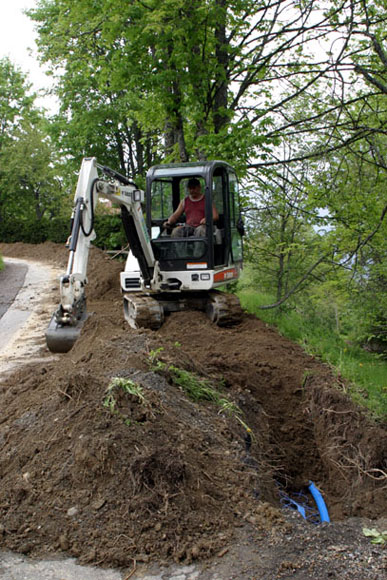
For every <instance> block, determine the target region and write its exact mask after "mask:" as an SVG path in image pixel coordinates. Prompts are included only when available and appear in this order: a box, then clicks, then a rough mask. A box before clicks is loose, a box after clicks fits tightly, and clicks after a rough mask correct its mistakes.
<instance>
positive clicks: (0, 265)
mask: <svg viewBox="0 0 387 580" xmlns="http://www.w3.org/2000/svg"><path fill="white" fill-rule="evenodd" d="M1 270H4V262H3V256H2V255H1V254H0V272H1Z"/></svg>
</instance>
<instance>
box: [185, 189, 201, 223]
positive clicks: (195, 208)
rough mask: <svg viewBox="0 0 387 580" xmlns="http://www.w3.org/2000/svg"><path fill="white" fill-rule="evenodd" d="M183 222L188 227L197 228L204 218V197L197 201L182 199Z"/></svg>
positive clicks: (187, 198)
mask: <svg viewBox="0 0 387 580" xmlns="http://www.w3.org/2000/svg"><path fill="white" fill-rule="evenodd" d="M184 211H185V221H186V224H187V225H188V226H191V227H193V228H197V227H198V226H200V222H201V220H202V219H203V218H204V216H205V197H204V195H203V196H202V197H201V198H199V199H198V200H193V199H191V198H190V197H186V198H185V199H184Z"/></svg>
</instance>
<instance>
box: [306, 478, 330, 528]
mask: <svg viewBox="0 0 387 580" xmlns="http://www.w3.org/2000/svg"><path fill="white" fill-rule="evenodd" d="M308 489H309V491H310V493H311V494H312V496H313V499H314V501H315V502H316V506H317V509H318V512H319V514H320V519H321V521H322V522H330V521H331V520H330V519H329V514H328V510H327V506H326V505H325V501H324V498H323V496H322V495H321V493H320V492H319V490H318V489H317V487H316V486H315V485H314V483H313V481H310V482H309V486H308Z"/></svg>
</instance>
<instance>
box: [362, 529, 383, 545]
mask: <svg viewBox="0 0 387 580" xmlns="http://www.w3.org/2000/svg"><path fill="white" fill-rule="evenodd" d="M363 534H364V535H365V536H366V537H367V538H372V539H371V544H380V545H382V546H383V545H384V544H385V543H386V542H387V530H384V532H379V531H378V530H377V529H376V528H363Z"/></svg>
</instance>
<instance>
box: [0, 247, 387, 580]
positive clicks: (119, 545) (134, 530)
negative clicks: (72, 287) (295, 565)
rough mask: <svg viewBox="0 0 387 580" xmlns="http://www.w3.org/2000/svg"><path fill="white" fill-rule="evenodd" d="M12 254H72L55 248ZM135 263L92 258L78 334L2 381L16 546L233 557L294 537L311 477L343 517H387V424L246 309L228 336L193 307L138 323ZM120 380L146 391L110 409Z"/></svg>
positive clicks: (1, 436) (6, 542)
mask: <svg viewBox="0 0 387 580" xmlns="http://www.w3.org/2000/svg"><path fill="white" fill-rule="evenodd" d="M0 251H1V252H3V254H4V255H6V256H10V257H20V258H29V259H35V260H39V261H45V262H47V263H50V264H53V265H55V266H62V265H63V266H64V264H65V261H66V259H67V255H66V250H65V249H64V248H63V247H61V246H57V245H54V244H50V243H46V244H43V245H41V246H28V245H25V244H10V245H5V244H2V245H1V244H0ZM121 268H122V263H119V262H118V261H115V260H114V261H113V260H111V259H109V257H107V256H106V255H105V254H103V253H102V252H101V251H99V250H96V249H93V250H92V252H91V257H90V268H89V273H88V276H89V285H88V288H87V296H88V311H89V313H90V316H89V318H88V320H87V322H86V323H85V325H84V328H83V330H82V333H81V337H80V339H79V340H78V341H77V343H76V344H75V346H74V347H73V349H72V350H71V351H70V352H69V353H67V354H63V355H56V356H55V357H50V356H49V353H48V352H44V347H43V346H42V356H43V357H44V356H46V359H43V362H40V363H39V364H31V365H30V364H29V365H25V366H23V367H21V368H20V369H19V370H18V371H17V372H14V373H12V374H11V375H10V376H7V377H5V378H3V380H2V382H1V383H0V405H1V409H2V413H1V419H0V444H1V450H2V452H1V458H0V476H1V481H0V514H1V520H0V521H1V524H0V540H1V545H2V546H3V547H6V548H8V549H12V550H15V551H19V552H23V553H29V554H32V555H40V554H47V553H48V552H58V551H63V552H66V553H68V554H71V555H74V556H76V557H78V558H79V559H80V561H81V562H90V563H95V564H96V563H99V564H106V565H107V564H109V565H118V566H129V565H131V563H132V562H133V559H136V560H137V561H155V560H165V561H171V560H175V561H184V562H190V561H192V560H195V559H202V558H207V557H211V556H213V555H216V554H218V555H219V553H221V552H222V550H224V549H226V548H227V546H230V545H232V542H233V538H235V533H236V532H237V533H240V532H238V530H240V529H241V528H242V527H243V526H245V525H247V524H248V525H249V526H250V528H251V527H252V528H253V529H254V530H256V531H258V532H259V533H261V534H272V535H276V536H277V541H278V537H282V536H283V537H286V538H288V537H289V533H291V532H289V524H288V523H287V521H286V518H284V515H283V510H281V509H280V503H279V501H280V497H281V493H282V497H283V494H287V495H289V496H291V497H293V498H294V497H295V496H294V495H292V494H294V493H296V492H299V491H304V492H305V491H306V488H307V485H308V483H309V482H310V481H313V482H314V483H315V484H316V485H317V486H318V488H319V489H320V490H321V491H322V493H323V495H324V498H325V501H326V504H327V507H328V510H329V513H330V516H331V518H332V520H333V521H336V522H340V521H347V518H354V517H356V518H362V519H361V520H360V519H359V522H365V521H368V520H369V519H377V518H381V517H382V516H383V514H385V513H386V511H385V508H386V494H385V484H386V458H385V455H384V453H385V449H386V431H385V429H384V427H383V425H381V424H380V423H379V424H378V423H375V422H373V421H372V420H371V419H370V418H368V417H367V416H366V415H365V414H364V413H363V412H362V411H361V410H360V409H359V408H357V407H356V406H354V404H353V403H352V402H351V401H350V399H349V397H348V395H347V394H346V386H345V384H344V383H343V382H342V381H340V380H339V379H337V377H335V375H334V374H333V373H332V371H331V369H330V368H328V367H327V366H326V365H324V364H322V363H321V362H320V361H318V360H316V359H314V358H313V357H310V356H308V355H306V354H305V353H304V352H303V350H302V349H301V348H300V347H299V346H297V345H296V344H294V343H292V342H290V341H288V340H287V339H285V338H283V337H281V336H280V335H279V334H278V333H277V332H276V331H275V330H274V329H272V328H270V327H268V326H267V325H266V324H264V323H263V322H262V321H260V320H259V319H257V318H255V317H253V316H251V315H248V314H244V316H243V320H242V322H241V324H240V325H238V326H236V327H233V328H228V329H224V328H222V329H221V328H218V327H216V326H214V325H211V323H210V322H209V321H208V320H207V318H206V316H205V315H204V314H203V313H201V312H189V313H176V314H173V315H171V316H169V317H168V318H167V320H166V322H165V324H164V325H163V327H162V328H161V329H160V330H159V331H157V332H153V331H148V330H140V331H135V330H132V329H130V328H129V327H128V325H127V324H126V323H125V322H124V320H123V313H122V298H121V296H120V290H119V271H120V270H121ZM48 322H49V321H47V324H48ZM171 365H172V368H171ZM173 367H177V368H178V369H185V370H188V371H190V372H194V373H196V374H197V375H198V376H200V377H201V378H203V379H207V380H208V381H210V383H211V384H212V385H215V386H216V388H217V389H218V390H219V391H220V392H221V393H222V396H223V397H224V399H226V400H227V401H231V402H233V403H234V404H235V405H237V406H238V407H239V409H240V411H241V414H237V413H236V412H235V411H234V412H232V411H230V410H229V411H228V410H227V408H223V409H221V408H220V406H219V405H217V404H215V403H214V402H211V401H209V400H208V401H196V402H195V401H193V400H191V399H190V398H189V397H188V396H187V395H186V394H185V392H184V391H183V389H182V388H181V386H179V385H178V384H177V381H176V373H174V372H173ZM114 377H123V378H126V379H130V380H131V381H133V382H134V383H136V384H137V385H140V386H141V387H142V391H141V393H140V396H138V395H135V394H129V393H126V392H124V391H123V390H120V389H119V388H116V389H114V390H113V391H112V395H113V396H114V408H113V406H112V405H110V407H109V405H108V402H109V401H108V399H107V388H108V385H109V384H110V382H111V380H112V379H113V378H114ZM110 402H111V400H110ZM292 517H294V516H292ZM348 521H349V520H348ZM351 521H353V520H351ZM298 525H300V523H298ZM305 525H306V526H307V525H308V524H307V523H305ZM370 525H372V522H371V524H370V522H369V521H368V526H370ZM358 530H359V534H361V524H360V523H359V525H358ZM325 533H328V534H329V532H325ZM281 534H282V536H281ZM312 557H313V556H312ZM289 574H290V572H289ZM290 575H291V574H290ZM273 577H274V575H273ZM289 577H290V576H289ZM306 577H307V576H305V578H306ZM313 577H314V576H313ZM326 577H327V578H328V577H330V575H329V574H327V576H326ZM335 577H336V576H335ZM370 577H371V576H370ZM320 578H325V576H321V575H320ZM367 578H368V576H367ZM375 578H376V576H375Z"/></svg>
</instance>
